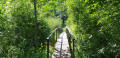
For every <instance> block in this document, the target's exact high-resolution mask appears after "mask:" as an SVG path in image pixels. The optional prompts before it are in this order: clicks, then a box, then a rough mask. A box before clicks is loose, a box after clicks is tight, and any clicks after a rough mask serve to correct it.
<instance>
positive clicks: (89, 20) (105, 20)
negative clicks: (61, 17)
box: [66, 0, 120, 58]
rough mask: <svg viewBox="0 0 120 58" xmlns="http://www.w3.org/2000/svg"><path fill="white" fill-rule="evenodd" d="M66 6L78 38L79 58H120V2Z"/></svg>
mask: <svg viewBox="0 0 120 58" xmlns="http://www.w3.org/2000/svg"><path fill="white" fill-rule="evenodd" d="M66 5H67V13H68V15H69V16H68V20H67V21H66V23H67V25H69V27H70V28H71V30H72V32H73V33H74V35H75V37H76V43H75V44H76V49H75V50H76V54H75V55H76V57H78V58H89V57H90V58H116V57H117V58H119V57H120V42H119V41H120V1H118V0H75V1H69V0H68V1H67V2H66Z"/></svg>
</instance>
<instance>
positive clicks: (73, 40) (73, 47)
mask: <svg viewBox="0 0 120 58" xmlns="http://www.w3.org/2000/svg"><path fill="white" fill-rule="evenodd" d="M74 40H75V39H73V58H75V54H74Z"/></svg>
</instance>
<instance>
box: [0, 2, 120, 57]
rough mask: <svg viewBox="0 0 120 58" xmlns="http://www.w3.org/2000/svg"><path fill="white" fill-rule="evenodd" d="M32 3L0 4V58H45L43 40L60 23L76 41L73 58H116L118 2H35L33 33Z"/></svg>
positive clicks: (119, 23)
mask: <svg viewBox="0 0 120 58" xmlns="http://www.w3.org/2000/svg"><path fill="white" fill-rule="evenodd" d="M33 1H34V0H1V1H0V58H1V57H6V58H40V57H41V58H46V54H47V53H46V38H47V37H48V36H49V35H50V33H51V32H52V31H53V30H54V29H55V28H56V27H62V25H64V23H63V24H62V20H66V22H65V23H66V26H67V27H69V28H70V30H71V32H72V33H73V34H74V36H75V38H76V39H75V57H76V58H119V57H120V1H119V0H56V1H55V0H49V1H48V0H36V8H37V13H36V14H37V24H36V25H37V29H35V11H34V2H33ZM61 19H62V20H61ZM36 30H37V39H35V31H36ZM50 41H51V42H55V40H54V39H52V40H50ZM50 44H51V46H53V44H54V43H50ZM51 46H50V47H51ZM52 52H53V50H52V49H51V50H50V54H52Z"/></svg>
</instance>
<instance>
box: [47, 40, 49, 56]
mask: <svg viewBox="0 0 120 58" xmlns="http://www.w3.org/2000/svg"><path fill="white" fill-rule="evenodd" d="M47 58H49V39H47Z"/></svg>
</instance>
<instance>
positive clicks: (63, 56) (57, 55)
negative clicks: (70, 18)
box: [52, 32, 71, 58]
mask: <svg viewBox="0 0 120 58" xmlns="http://www.w3.org/2000/svg"><path fill="white" fill-rule="evenodd" d="M52 58H71V54H70V49H69V44H68V39H67V34H66V33H65V32H63V33H61V34H60V36H59V38H58V39H57V42H56V46H55V50H54V52H53V54H52Z"/></svg>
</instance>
